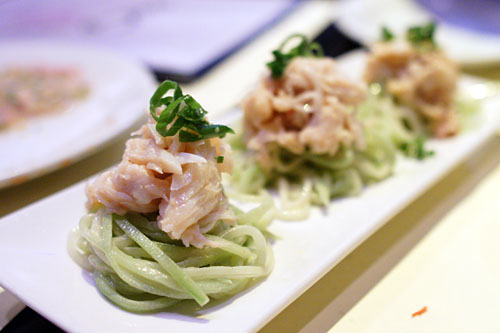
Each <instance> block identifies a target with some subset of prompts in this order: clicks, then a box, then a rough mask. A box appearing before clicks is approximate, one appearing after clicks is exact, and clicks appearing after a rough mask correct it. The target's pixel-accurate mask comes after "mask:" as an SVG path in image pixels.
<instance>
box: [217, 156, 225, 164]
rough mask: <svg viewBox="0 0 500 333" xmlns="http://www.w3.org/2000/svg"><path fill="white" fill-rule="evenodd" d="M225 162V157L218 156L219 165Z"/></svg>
mask: <svg viewBox="0 0 500 333" xmlns="http://www.w3.org/2000/svg"><path fill="white" fill-rule="evenodd" d="M223 162H224V156H222V155H220V156H217V163H223Z"/></svg>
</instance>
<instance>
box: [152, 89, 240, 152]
mask: <svg viewBox="0 0 500 333" xmlns="http://www.w3.org/2000/svg"><path fill="white" fill-rule="evenodd" d="M171 90H173V95H172V96H165V95H166V94H167V93H168V92H169V91H171ZM161 107H164V109H163V110H162V111H161V113H160V115H158V114H157V111H158V108H161ZM149 112H150V113H151V116H152V117H153V119H154V120H156V131H158V133H160V135H161V136H164V137H166V136H174V135H176V134H177V133H179V140H180V141H181V142H193V141H199V140H204V139H209V138H214V137H219V138H223V137H224V136H225V135H226V134H227V133H233V134H234V131H233V130H232V129H231V128H229V127H227V126H224V125H213V124H210V123H209V122H208V121H206V120H205V115H206V114H207V111H206V110H205V109H203V107H202V106H201V105H200V104H199V103H198V102H197V101H196V100H195V99H194V98H193V97H192V96H190V95H184V94H183V93H182V90H181V88H180V87H179V85H178V84H177V83H176V82H174V81H169V80H167V81H165V82H163V83H162V84H161V85H160V86H159V87H158V89H157V90H156V91H155V93H154V94H153V96H152V97H151V100H150V102H149ZM169 125H170V127H169Z"/></svg>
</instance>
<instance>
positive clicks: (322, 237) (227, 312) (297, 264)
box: [0, 57, 500, 332]
mask: <svg viewBox="0 0 500 333" xmlns="http://www.w3.org/2000/svg"><path fill="white" fill-rule="evenodd" d="M344 61H345V64H347V65H348V67H350V68H353V69H354V70H353V71H355V70H356V69H359V68H362V67H361V66H362V65H360V61H362V57H354V58H352V57H351V58H348V59H345V60H344ZM465 84H467V83H465ZM499 107H500V98H496V99H490V100H488V101H487V102H485V103H484V105H483V108H482V110H481V112H480V114H479V115H478V117H479V118H480V119H479V124H480V125H478V126H477V127H476V128H474V129H472V130H469V131H468V132H464V133H462V134H461V135H459V136H458V137H455V138H452V139H448V140H442V141H437V140H433V141H430V142H429V147H430V148H431V149H433V150H435V151H436V155H435V156H434V157H432V158H429V159H427V160H425V161H422V162H418V161H414V160H408V159H400V160H399V161H398V164H397V168H396V170H395V174H394V176H393V177H391V178H389V179H387V180H385V181H383V182H381V183H378V184H375V185H372V186H370V187H368V188H366V189H365V190H364V191H363V193H362V194H361V195H360V196H359V197H354V198H344V199H340V200H334V201H333V202H332V203H331V206H330V207H329V209H328V211H329V215H326V214H325V212H322V211H320V210H315V211H314V212H313V214H312V215H311V217H310V218H309V219H308V220H306V221H302V222H281V221H276V222H274V223H273V224H272V225H271V227H270V229H271V232H273V233H274V234H276V235H278V236H279V237H280V239H279V240H277V241H276V242H275V243H274V245H273V250H274V254H275V261H276V266H275V269H274V271H273V272H272V273H271V275H270V276H269V277H268V278H267V279H266V280H264V281H263V282H261V283H259V284H257V285H256V286H254V287H252V288H251V289H249V290H247V291H246V292H244V293H242V294H240V295H238V296H236V297H233V298H231V299H229V300H227V301H225V302H223V303H220V304H217V305H214V306H212V307H208V308H205V309H201V310H198V311H197V312H187V310H186V308H177V309H174V311H176V312H171V313H161V314H155V315H136V314H131V313H128V312H125V311H122V310H120V309H119V308H117V307H115V306H113V305H112V304H110V303H108V302H107V301H106V300H105V299H104V298H103V297H102V296H101V295H100V294H99V293H98V291H97V290H96V288H95V286H94V284H93V282H92V281H93V280H92V278H91V277H90V275H89V274H88V273H86V272H84V271H83V270H82V269H81V268H80V267H79V266H77V265H76V264H75V263H74V262H73V261H72V260H71V258H70V257H69V255H68V253H67V250H66V241H67V237H68V233H69V232H70V230H71V229H72V228H73V227H74V226H75V225H76V224H77V223H78V220H79V219H80V217H81V216H82V215H83V214H84V213H85V209H84V202H85V194H84V185H85V184H84V183H80V184H77V185H75V186H73V187H71V188H68V189H66V190H64V191H62V192H59V193H57V194H55V195H53V196H51V197H48V198H46V199H44V200H41V201H39V202H37V203H35V204H33V205H31V206H29V207H26V208H24V209H22V210H20V211H18V212H16V213H14V214H11V215H9V216H7V217H4V218H3V219H1V220H0V262H2V269H1V270H0V284H1V285H3V286H4V287H5V288H7V289H9V290H10V291H11V292H13V293H14V294H16V295H17V296H18V297H19V298H21V300H23V301H24V302H26V304H28V305H29V306H30V307H32V308H33V309H35V310H36V311H38V312H39V313H40V314H42V315H43V316H45V317H47V318H48V319H49V320H51V321H52V322H54V323H55V324H56V325H58V326H60V327H61V328H62V329H64V330H68V331H71V332H109V331H120V332H134V331H138V330H141V331H158V330H169V331H182V332H199V331H208V332H227V331H241V332H247V331H255V330H257V329H259V328H260V327H262V326H263V325H265V324H266V322H268V321H269V320H270V319H271V318H272V317H273V316H275V315H276V314H277V313H279V312H280V311H281V310H282V309H283V308H285V307H286V306H287V305H288V304H289V303H291V302H292V301H293V300H294V299H295V298H297V297H298V296H299V295H300V294H301V293H303V292H304V291H305V290H306V289H307V288H309V287H310V286H311V285H312V284H313V283H315V282H316V281H317V280H318V279H319V278H320V277H321V276H322V275H323V274H325V273H326V272H327V271H329V270H330V269H331V268H332V267H333V266H334V265H335V264H337V263H338V262H339V261H340V260H341V259H342V258H344V257H345V256H346V255H347V254H348V253H349V252H350V251H352V250H353V249H354V248H355V247H356V246H357V245H358V244H360V243H361V242H362V241H363V240H365V239H366V238H367V237H368V236H370V235H371V234H372V233H373V232H375V231H376V230H377V229H378V228H379V227H381V226H382V225H383V224H384V223H385V222H386V221H387V220H388V219H389V218H390V217H392V216H393V215H394V214H396V213H397V212H399V211H400V210H401V209H402V208H403V207H404V206H406V205H407V204H408V203H410V202H411V201H412V200H414V199H415V198H416V197H418V196H419V195H421V194H422V193H423V192H424V191H425V190H426V189H427V188H428V187H430V186H431V185H432V184H434V183H435V182H436V181H437V180H438V179H439V178H441V177H442V176H443V175H444V174H446V173H447V172H448V171H449V170H450V169H451V168H453V167H454V166H456V165H457V164H458V163H459V162H460V161H462V160H463V159H464V158H466V157H467V156H468V155H469V154H470V153H471V152H473V151H475V150H476V149H478V147H480V146H481V145H482V144H483V143H484V142H485V141H486V140H487V139H488V138H490V137H492V136H493V135H494V134H495V132H496V129H497V128H498V126H499V124H500V113H499V112H498V109H499ZM233 115H234V113H233ZM221 116H225V118H227V117H228V116H230V115H221Z"/></svg>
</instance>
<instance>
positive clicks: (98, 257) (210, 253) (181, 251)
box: [68, 204, 274, 313]
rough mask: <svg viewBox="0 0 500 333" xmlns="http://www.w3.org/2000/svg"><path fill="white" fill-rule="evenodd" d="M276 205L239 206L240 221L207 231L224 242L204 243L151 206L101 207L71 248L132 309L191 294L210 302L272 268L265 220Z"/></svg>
mask: <svg viewBox="0 0 500 333" xmlns="http://www.w3.org/2000/svg"><path fill="white" fill-rule="evenodd" d="M272 208H273V206H272V205H269V204H268V205H263V206H259V207H257V208H255V209H253V210H251V211H249V212H248V213H243V212H241V211H240V210H238V209H236V208H233V210H234V211H235V213H236V215H237V216H238V224H237V225H236V226H230V225H228V224H225V223H223V222H219V223H218V224H216V226H215V227H214V228H213V229H212V230H211V231H209V232H208V233H207V234H205V236H206V237H207V238H208V239H210V240H211V241H213V242H216V243H217V245H218V246H217V247H204V248H201V249H199V248H194V247H185V246H184V245H183V244H182V243H181V242H180V241H174V240H172V239H170V238H169V237H168V235H167V234H166V233H164V232H163V231H161V230H160V229H159V228H158V226H157V223H156V217H155V216H150V215H151V214H137V213H129V214H126V215H125V216H119V215H116V214H108V213H105V212H104V210H102V209H101V210H98V211H96V212H91V213H88V214H86V215H85V216H83V217H82V219H81V221H80V223H79V226H78V228H75V230H74V231H73V232H72V234H71V237H70V238H69V241H68V248H69V252H70V255H71V256H72V258H73V259H74V260H75V261H76V262H77V263H78V264H79V265H80V266H81V267H82V268H84V269H86V270H87V271H89V272H91V273H93V277H94V280H95V283H96V286H97V288H98V289H99V291H100V292H101V293H102V295H104V296H105V297H106V298H107V299H108V300H109V301H111V302H112V303H114V304H116V305H117V306H119V307H121V308H123V309H125V310H127V311H131V312H137V313H151V312H158V311H162V310H165V309H166V308H168V307H170V306H172V305H174V304H176V303H178V302H180V301H184V300H194V301H196V302H197V303H198V304H199V305H200V306H203V305H205V304H207V303H208V302H209V299H210V298H213V299H218V298H225V297H229V296H231V295H234V294H237V293H238V292H240V291H241V290H243V289H245V288H246V287H248V286H249V285H250V284H252V283H254V282H255V281H258V280H259V279H261V278H264V277H266V276H267V275H268V274H269V273H270V272H271V270H272V269H273V265H274V259H273V254H272V251H271V247H270V245H269V244H268V242H267V240H266V236H265V227H266V226H267V224H268V223H269V221H270V220H269V218H268V217H269V216H271V215H272V214H269V211H270V210H272ZM259 228H263V231H264V232H263V231H261V230H260V229H259Z"/></svg>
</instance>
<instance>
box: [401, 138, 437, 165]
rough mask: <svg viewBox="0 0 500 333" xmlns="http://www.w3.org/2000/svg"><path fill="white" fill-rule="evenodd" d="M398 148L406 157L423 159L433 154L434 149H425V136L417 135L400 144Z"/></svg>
mask: <svg viewBox="0 0 500 333" xmlns="http://www.w3.org/2000/svg"><path fill="white" fill-rule="evenodd" d="M399 149H400V150H401V151H402V152H403V153H404V154H405V155H406V156H408V157H414V158H416V159H418V160H423V159H425V158H427V157H429V156H433V155H434V151H432V150H426V149H425V138H424V137H422V136H418V137H417V138H416V139H415V140H414V141H411V142H405V143H403V144H401V146H400V147H399Z"/></svg>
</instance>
